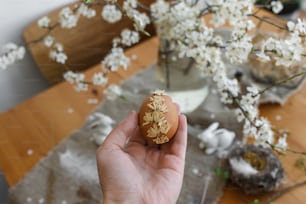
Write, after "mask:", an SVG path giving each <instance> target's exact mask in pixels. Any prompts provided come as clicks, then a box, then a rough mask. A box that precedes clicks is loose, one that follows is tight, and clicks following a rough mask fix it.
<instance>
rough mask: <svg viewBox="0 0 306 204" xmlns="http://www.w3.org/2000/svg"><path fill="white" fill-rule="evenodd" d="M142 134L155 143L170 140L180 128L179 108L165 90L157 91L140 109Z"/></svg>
mask: <svg viewBox="0 0 306 204" xmlns="http://www.w3.org/2000/svg"><path fill="white" fill-rule="evenodd" d="M139 126H140V131H141V134H142V135H143V136H144V137H145V138H146V139H147V140H150V141H152V142H153V143H155V144H163V143H166V142H169V141H170V139H171V138H172V137H173V136H174V135H175V133H176V130H177V128H178V110H177V107H176V105H175V104H174V103H173V102H172V100H171V98H170V97H169V96H168V95H166V94H165V93H164V92H163V91H155V92H153V93H152V94H151V95H150V96H149V97H148V98H146V99H145V100H144V102H143V103H142V105H141V107H140V110H139Z"/></svg>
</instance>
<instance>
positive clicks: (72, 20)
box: [59, 7, 78, 28]
mask: <svg viewBox="0 0 306 204" xmlns="http://www.w3.org/2000/svg"><path fill="white" fill-rule="evenodd" d="M77 22H78V17H77V16H76V15H75V14H74V13H73V12H72V10H71V9H70V8H69V7H65V8H63V9H62V10H61V11H60V13H59V23H60V25H61V27H62V28H73V27H75V26H76V25H77Z"/></svg>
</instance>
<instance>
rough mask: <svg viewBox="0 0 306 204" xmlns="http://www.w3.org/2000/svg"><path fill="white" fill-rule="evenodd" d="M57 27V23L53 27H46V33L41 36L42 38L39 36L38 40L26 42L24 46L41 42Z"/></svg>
mask: <svg viewBox="0 0 306 204" xmlns="http://www.w3.org/2000/svg"><path fill="white" fill-rule="evenodd" d="M59 25H60V23H59V22H57V23H55V24H54V25H52V26H49V27H47V28H46V29H47V30H48V31H47V32H46V33H45V34H43V35H42V36H40V37H39V38H37V39H35V40H31V41H29V42H26V45H29V44H34V43H39V42H41V41H42V40H44V38H45V37H47V36H48V35H49V34H50V33H51V31H52V30H54V29H55V28H57V27H58V26H59Z"/></svg>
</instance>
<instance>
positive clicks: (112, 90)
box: [103, 84, 122, 101]
mask: <svg viewBox="0 0 306 204" xmlns="http://www.w3.org/2000/svg"><path fill="white" fill-rule="evenodd" d="M103 93H104V94H105V96H106V98H107V99H108V100H111V101H113V100H115V99H117V98H118V97H119V96H122V89H121V88H120V86H118V85H116V84H110V85H109V86H108V87H107V88H106V89H105V90H104V91H103Z"/></svg>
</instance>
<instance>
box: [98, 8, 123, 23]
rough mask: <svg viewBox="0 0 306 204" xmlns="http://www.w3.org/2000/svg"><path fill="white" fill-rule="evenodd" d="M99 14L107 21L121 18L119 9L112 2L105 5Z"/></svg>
mask: <svg viewBox="0 0 306 204" xmlns="http://www.w3.org/2000/svg"><path fill="white" fill-rule="evenodd" d="M101 15H102V17H103V19H104V20H106V21H107V22H108V23H116V22H118V21H120V20H121V18H122V13H121V11H120V10H119V9H118V8H117V7H116V6H115V5H113V4H107V5H105V6H104V7H103V9H102V13H101Z"/></svg>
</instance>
